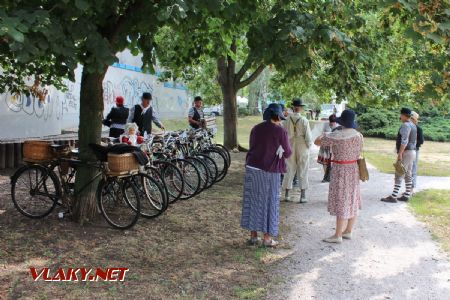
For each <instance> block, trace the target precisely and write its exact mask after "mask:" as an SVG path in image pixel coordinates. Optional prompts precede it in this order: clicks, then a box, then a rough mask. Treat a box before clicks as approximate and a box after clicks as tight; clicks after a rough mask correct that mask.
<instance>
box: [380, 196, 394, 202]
mask: <svg viewBox="0 0 450 300" xmlns="http://www.w3.org/2000/svg"><path fill="white" fill-rule="evenodd" d="M381 201H383V202H388V203H397V199H395V198H394V197H392V196H388V197H386V198H381Z"/></svg>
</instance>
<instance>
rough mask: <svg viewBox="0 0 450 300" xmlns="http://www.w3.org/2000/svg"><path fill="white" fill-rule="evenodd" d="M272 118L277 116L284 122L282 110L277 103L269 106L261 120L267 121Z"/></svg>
mask: <svg viewBox="0 0 450 300" xmlns="http://www.w3.org/2000/svg"><path fill="white" fill-rule="evenodd" d="M272 116H278V117H279V118H280V119H281V120H286V118H285V117H284V115H283V110H282V109H281V105H280V104H277V103H272V104H270V105H269V106H268V107H267V108H266V110H265V111H264V114H263V119H264V120H265V121H268V120H270V119H271V118H272Z"/></svg>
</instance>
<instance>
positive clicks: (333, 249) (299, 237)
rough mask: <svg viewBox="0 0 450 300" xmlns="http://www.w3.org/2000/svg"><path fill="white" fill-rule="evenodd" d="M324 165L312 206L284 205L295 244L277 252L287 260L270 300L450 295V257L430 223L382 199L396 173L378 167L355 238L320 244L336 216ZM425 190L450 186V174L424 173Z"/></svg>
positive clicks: (317, 172) (315, 174)
mask: <svg viewBox="0 0 450 300" xmlns="http://www.w3.org/2000/svg"><path fill="white" fill-rule="evenodd" d="M313 156H315V155H313ZM319 167H321V166H319V165H318V164H316V163H313V164H312V169H311V188H310V190H309V200H310V202H309V203H307V204H304V205H303V204H295V203H287V204H286V203H282V205H284V206H287V208H288V209H287V210H285V211H288V213H287V215H285V216H283V217H282V222H284V223H287V224H288V225H289V227H290V234H289V235H288V236H287V237H285V238H284V242H283V243H288V244H289V246H290V249H280V250H278V251H280V252H281V253H280V255H281V256H284V257H285V259H284V260H283V261H282V262H281V263H280V264H278V265H277V266H276V267H275V268H276V269H275V270H274V278H277V281H279V282H280V284H278V285H277V286H274V287H272V288H271V289H270V291H269V295H268V298H267V299H333V300H335V299H336V300H337V299H421V300H422V299H450V261H449V259H448V257H447V256H446V255H445V254H444V253H443V252H442V250H441V249H440V247H439V246H438V245H437V243H436V242H434V241H433V240H432V237H431V235H430V233H429V232H428V230H427V229H426V227H425V225H424V224H423V223H421V222H419V221H417V220H416V218H415V217H414V216H413V215H412V214H411V212H410V211H409V209H408V207H407V205H406V204H404V203H398V204H387V203H383V202H380V201H379V199H380V198H381V197H382V196H386V195H388V194H389V193H390V192H391V189H392V184H393V175H388V174H382V173H379V172H378V171H376V170H375V169H373V168H371V170H370V175H371V179H370V181H369V182H368V183H364V184H362V186H361V191H362V195H363V210H361V212H360V215H359V219H358V221H357V224H356V227H355V231H354V239H353V240H352V241H344V242H343V244H340V245H330V244H326V243H324V242H322V241H321V240H322V238H324V237H327V236H330V235H332V233H333V232H334V222H335V219H334V217H331V216H330V215H329V214H328V212H327V211H326V205H327V195H328V185H327V184H322V183H320V179H321V176H322V172H321V168H319ZM426 188H441V189H443V188H447V189H448V188H450V178H436V177H420V179H419V186H418V189H419V190H420V189H426Z"/></svg>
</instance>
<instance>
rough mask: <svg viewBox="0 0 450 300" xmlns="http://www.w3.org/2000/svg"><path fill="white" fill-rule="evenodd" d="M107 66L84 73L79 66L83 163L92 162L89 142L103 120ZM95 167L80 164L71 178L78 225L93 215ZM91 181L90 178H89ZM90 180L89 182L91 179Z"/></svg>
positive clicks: (94, 138) (98, 134)
mask: <svg viewBox="0 0 450 300" xmlns="http://www.w3.org/2000/svg"><path fill="white" fill-rule="evenodd" d="M106 71H107V67H106V68H105V70H104V71H103V72H101V73H88V72H87V71H86V68H83V74H82V77H81V91H80V124H79V131H78V139H79V151H80V159H81V160H82V161H83V162H88V161H96V157H95V155H94V153H93V152H92V151H91V150H90V148H89V144H90V143H99V142H100V138H101V131H102V119H103V86H102V83H103V78H104V77H105V74H106ZM97 173H98V170H96V169H94V168H90V167H80V168H79V169H78V170H77V174H76V179H75V191H76V193H77V197H76V199H75V203H74V207H73V216H74V219H75V220H77V221H78V222H80V223H81V224H82V223H84V222H85V221H89V220H92V219H95V218H96V217H97V204H96V190H97V183H98V179H97V180H94V178H95V176H96V174H97ZM93 180H94V181H93ZM92 181H93V182H92Z"/></svg>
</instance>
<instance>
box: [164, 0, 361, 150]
mask: <svg viewBox="0 0 450 300" xmlns="http://www.w3.org/2000/svg"><path fill="white" fill-rule="evenodd" d="M210 5H211V8H212V11H211V14H210V15H209V16H208V17H207V18H202V16H197V17H193V18H188V19H187V21H186V22H184V23H183V24H181V25H180V26H176V27H172V28H166V29H165V30H164V31H162V32H161V33H160V35H159V36H158V38H157V45H156V53H157V57H158V60H159V61H160V62H161V63H162V65H163V66H165V67H166V68H167V69H169V70H171V71H172V72H173V76H174V77H179V76H183V75H186V66H192V65H195V64H197V63H199V59H200V58H201V57H204V56H207V57H210V58H213V59H214V60H215V61H216V66H217V74H218V82H219V85H220V87H221V90H222V95H223V105H224V124H225V133H224V144H225V146H226V147H228V148H235V147H237V146H238V140H237V103H236V95H237V92H238V91H239V90H240V89H242V88H244V87H246V86H247V85H249V84H250V83H251V82H253V81H254V80H255V79H256V78H257V77H258V76H259V75H260V74H261V72H262V71H263V70H264V69H265V68H266V66H268V65H273V66H275V67H276V69H277V70H279V71H281V72H283V73H284V74H286V75H288V76H291V77H292V76H297V75H299V74H305V73H306V72H308V71H309V70H310V67H311V63H312V60H313V58H314V57H315V56H317V55H321V56H322V57H324V58H326V59H327V60H329V61H332V63H333V64H340V65H339V67H338V68H339V70H340V73H341V77H340V78H341V82H344V83H345V82H346V81H347V80H350V79H349V78H351V77H352V76H353V75H354V74H355V72H353V71H352V61H351V60H352V59H353V58H356V57H357V56H358V51H357V49H356V48H354V47H352V40H351V39H350V38H349V36H347V35H346V34H345V33H343V32H342V31H341V30H340V29H339V28H340V27H341V25H345V26H343V27H347V28H350V27H352V28H353V30H356V29H357V28H358V27H359V26H361V25H362V23H360V21H361V20H360V18H359V17H358V13H357V9H358V6H355V5H354V4H350V5H349V4H348V3H344V1H281V0H280V1H274V0H258V1H240V0H222V1H220V0H212V1H210ZM342 62H345V63H342Z"/></svg>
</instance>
